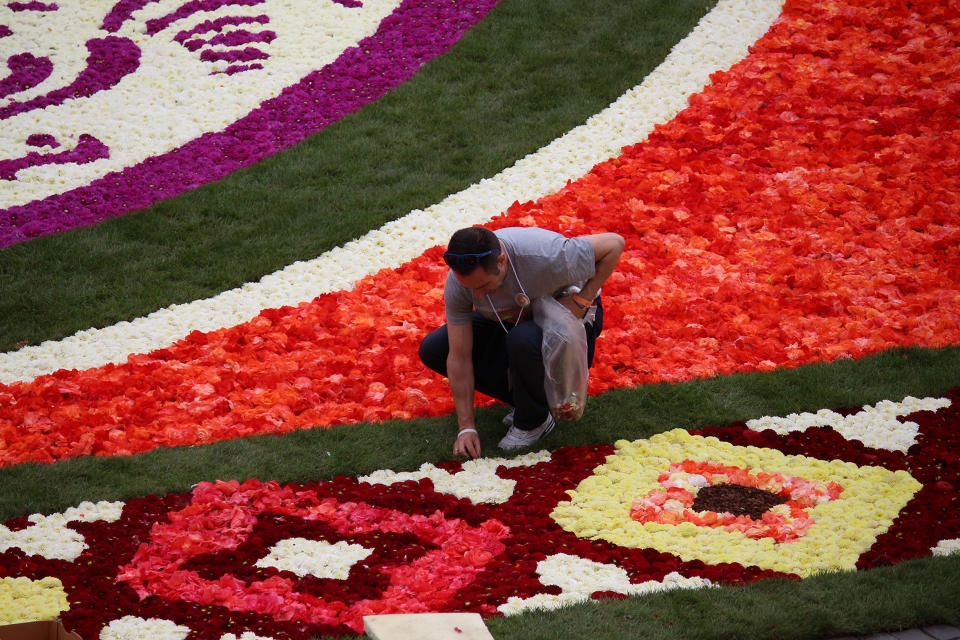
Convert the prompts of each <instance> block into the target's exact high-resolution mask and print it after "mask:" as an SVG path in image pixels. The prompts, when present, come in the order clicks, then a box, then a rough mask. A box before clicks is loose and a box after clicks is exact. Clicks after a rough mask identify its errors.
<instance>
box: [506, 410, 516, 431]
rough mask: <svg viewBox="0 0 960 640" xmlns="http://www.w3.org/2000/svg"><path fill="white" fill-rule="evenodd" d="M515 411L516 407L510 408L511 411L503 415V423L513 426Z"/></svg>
mask: <svg viewBox="0 0 960 640" xmlns="http://www.w3.org/2000/svg"><path fill="white" fill-rule="evenodd" d="M515 411H516V409H510V413H508V414H507V415H505V416H503V424H505V425H507V426H508V427H512V426H513V414H514V412H515Z"/></svg>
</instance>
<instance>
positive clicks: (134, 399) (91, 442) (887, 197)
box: [0, 2, 960, 465]
mask: <svg viewBox="0 0 960 640" xmlns="http://www.w3.org/2000/svg"><path fill="white" fill-rule="evenodd" d="M875 5H876V6H875ZM877 6H883V7H885V5H884V4H883V3H882V2H881V3H869V2H867V3H856V2H852V3H849V4H842V5H841V4H828V3H824V4H821V3H816V2H792V3H788V4H787V5H786V6H785V7H784V12H783V14H782V16H781V17H780V19H779V20H777V21H776V23H775V24H774V25H773V27H771V29H770V31H769V32H768V33H767V35H766V36H764V37H763V38H762V39H761V40H760V41H758V42H757V43H756V44H755V45H754V46H753V48H752V52H751V54H750V55H749V56H748V57H747V58H745V59H744V60H743V61H741V62H740V63H738V64H736V65H734V67H732V68H731V69H730V70H729V71H726V72H718V73H716V74H714V76H713V84H712V85H710V86H709V87H707V88H706V89H704V91H702V92H701V93H699V94H697V95H694V96H693V97H692V98H691V100H690V106H689V108H687V109H686V110H684V111H683V112H681V113H680V114H679V115H678V116H677V118H675V119H674V120H672V121H671V122H669V123H667V124H664V125H662V126H658V127H657V128H656V130H655V131H654V132H653V133H652V134H651V135H650V136H649V138H648V139H647V140H646V141H644V142H642V143H640V144H636V145H634V146H632V147H628V148H626V149H624V152H623V153H622V154H621V155H620V156H617V157H615V158H613V159H611V160H609V161H607V162H604V163H601V164H599V165H597V166H596V167H595V168H594V169H593V170H592V171H591V172H590V173H588V174H587V175H586V176H584V177H583V178H582V179H580V180H578V181H576V182H573V183H571V184H569V185H568V186H567V187H565V188H563V189H561V190H560V191H559V192H557V193H555V194H552V195H549V196H546V197H543V198H541V199H539V200H537V201H533V202H527V203H516V204H515V205H514V206H512V207H510V208H509V209H508V210H507V211H506V212H505V213H504V214H503V215H502V216H500V217H498V218H497V219H495V220H494V221H493V222H492V223H491V226H492V227H502V226H509V225H537V226H541V227H545V228H550V229H555V230H558V231H561V232H563V233H566V234H583V233H589V232H591V231H596V230H600V229H602V230H608V231H616V232H619V233H621V234H622V235H624V236H625V237H626V238H627V250H626V251H625V253H624V256H623V258H622V259H621V262H620V265H619V267H618V270H617V272H616V273H615V274H614V275H613V277H611V278H610V280H609V281H608V283H607V285H606V287H605V291H604V296H605V299H606V300H608V301H609V303H608V304H607V305H605V306H607V307H609V311H608V313H607V316H606V317H607V322H606V323H605V324H606V327H605V330H604V333H603V336H602V338H603V341H604V345H605V347H604V348H602V349H600V350H599V352H598V357H597V361H596V363H595V366H594V369H593V371H592V373H591V379H590V392H591V393H592V394H597V393H602V392H604V391H607V390H610V389H613V388H624V387H632V386H636V385H640V384H646V383H652V382H661V381H679V380H689V379H693V378H702V377H710V376H716V375H724V374H730V373H734V372H742V371H769V370H773V369H775V368H780V367H795V366H798V365H801V364H805V363H810V362H821V361H830V360H834V359H837V358H840V357H844V358H859V357H862V356H864V355H868V354H871V353H876V352H878V351H881V350H883V349H888V348H891V347H896V346H914V345H920V346H928V347H940V346H946V345H950V344H956V343H957V342H958V339H960V293H958V291H960V225H958V220H957V211H958V202H957V198H958V193H960V185H958V183H957V181H958V164H957V162H956V160H955V157H956V155H957V153H956V151H957V145H958V142H960V140H958V135H960V134H958V131H960V129H958V127H957V124H958V115H957V114H958V113H960V110H958V109H957V105H958V100H960V93H958V87H960V84H958V83H957V82H956V77H955V73H954V72H955V69H956V68H957V64H958V62H957V61H958V56H960V53H958V49H957V46H956V45H957V42H956V30H953V31H951V30H950V29H947V28H946V27H945V26H944V25H947V24H950V25H956V24H957V20H958V19H960V18H958V16H957V15H955V14H956V12H955V10H954V9H953V8H952V7H951V6H950V5H949V4H948V5H944V4H942V3H939V2H926V3H920V4H919V5H918V8H917V10H916V11H913V12H907V11H906V10H902V11H896V10H889V11H888V10H886V8H884V9H883V10H877V9H876V7H877ZM918 11H922V13H918ZM825 87H830V90H829V91H827V90H825ZM440 251H441V249H440V247H434V248H431V249H429V250H427V251H426V252H425V253H424V254H423V255H422V256H421V257H420V258H418V259H415V260H413V261H411V262H408V263H405V264H404V265H402V266H401V267H400V268H398V269H395V270H385V271H382V272H380V273H377V274H375V275H372V276H369V277H366V278H364V279H363V280H361V281H360V282H358V283H357V286H356V287H355V288H354V289H353V290H350V291H339V292H335V293H330V294H324V295H321V296H319V297H317V298H315V299H313V300H310V301H304V302H302V303H300V304H299V305H297V306H295V307H293V306H291V307H283V308H278V309H267V310H265V311H263V312H262V313H261V314H260V315H259V316H257V317H256V318H254V319H252V320H250V321H249V322H246V323H243V324H240V325H237V326H233V327H228V328H223V329H219V330H215V331H210V332H193V333H191V334H190V335H188V336H187V337H186V338H185V339H183V340H180V341H178V342H177V343H175V344H173V345H171V346H170V347H168V348H164V349H159V350H155V351H153V352H150V353H144V354H133V355H131V356H130V357H129V358H128V360H127V361H126V362H125V363H122V364H119V365H112V364H111V365H106V366H103V367H95V368H92V369H87V370H70V371H68V370H60V371H56V372H54V373H53V374H50V375H42V376H39V377H38V378H36V379H34V380H32V381H29V382H22V383H20V382H17V383H13V384H10V385H0V441H2V442H3V443H4V447H3V450H2V452H0V465H10V464H17V463H19V462H25V461H38V462H49V461H53V460H59V459H64V458H69V457H74V456H78V455H117V454H131V453H138V452H143V451H147V450H149V449H151V448H154V447H157V446H173V445H184V444H201V443H206V442H213V441H217V440H221V439H224V438H233V437H238V436H247V435H254V434H263V433H284V432H288V431H292V430H296V429H300V428H304V427H315V426H332V425H337V424H349V423H352V422H358V421H382V420H386V419H406V418H411V417H416V416H428V415H441V414H445V413H449V412H450V411H451V409H452V404H451V401H450V398H449V392H448V389H447V387H446V385H445V384H444V383H443V381H441V380H439V379H437V378H436V377H435V376H432V375H430V374H428V373H427V372H426V371H425V369H424V367H423V366H422V365H421V364H420V363H419V360H418V358H417V355H416V350H417V346H418V344H419V340H420V338H421V337H422V335H423V334H424V331H425V330H426V328H430V327H434V326H438V325H439V324H441V322H442V278H443V276H444V273H445V267H444V266H443V264H442V262H441V261H440V260H439V253H440Z"/></svg>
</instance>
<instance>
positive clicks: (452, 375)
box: [447, 358, 475, 429]
mask: <svg viewBox="0 0 960 640" xmlns="http://www.w3.org/2000/svg"><path fill="white" fill-rule="evenodd" d="M447 379H448V380H449V381H450V392H451V394H452V395H453V407H454V410H455V411H456V413H457V425H458V426H459V427H460V428H461V429H464V428H467V427H474V426H475V424H474V418H473V363H472V362H464V361H463V360H461V359H459V358H448V359H447Z"/></svg>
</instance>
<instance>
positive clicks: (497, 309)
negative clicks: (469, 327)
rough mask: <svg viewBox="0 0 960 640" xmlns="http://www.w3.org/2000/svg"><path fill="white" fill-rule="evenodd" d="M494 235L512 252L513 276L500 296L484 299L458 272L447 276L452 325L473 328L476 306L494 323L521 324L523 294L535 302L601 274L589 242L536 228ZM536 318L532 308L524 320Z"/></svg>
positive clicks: (499, 291) (510, 269)
mask: <svg viewBox="0 0 960 640" xmlns="http://www.w3.org/2000/svg"><path fill="white" fill-rule="evenodd" d="M494 233H495V234H496V235H497V237H498V238H499V239H500V241H501V242H502V243H503V246H504V247H505V248H506V250H507V258H508V264H507V267H506V268H507V277H506V278H504V280H503V284H501V285H500V288H499V289H497V290H496V291H495V292H494V293H492V294H490V296H484V297H483V298H480V299H479V300H478V299H476V298H475V297H474V295H473V291H471V290H470V289H467V288H466V287H464V286H463V285H462V284H460V282H459V281H458V280H457V278H456V277H455V276H454V274H453V271H451V272H450V273H449V274H447V282H446V284H445V285H444V289H443V298H444V303H445V306H446V314H447V323H448V324H468V323H470V322H471V321H472V315H473V308H474V305H476V308H477V310H478V311H479V312H480V313H481V314H483V315H484V316H485V317H487V318H489V319H490V320H496V319H497V314H499V316H500V319H501V320H503V322H511V323H513V322H516V321H517V318H518V317H520V305H519V304H517V294H519V293H521V290H522V291H523V292H525V293H526V295H527V297H529V298H530V300H531V301H532V300H535V299H536V298H542V297H544V296H552V295H554V294H555V293H557V292H558V291H560V290H561V289H563V288H564V287H567V286H569V285H571V284H575V285H578V286H583V283H584V282H586V281H587V280H588V279H590V278H591V277H593V274H594V273H596V268H597V265H596V260H595V257H594V255H593V245H591V244H590V241H589V240H586V239H584V238H567V237H565V236H562V235H560V234H559V233H555V232H553V231H547V230H546V229H537V228H530V227H509V228H506V229H499V230H497V231H495V232H494ZM491 304H492V307H491ZM530 313H531V310H530V307H527V308H526V310H524V311H523V316H522V319H523V320H529V319H530Z"/></svg>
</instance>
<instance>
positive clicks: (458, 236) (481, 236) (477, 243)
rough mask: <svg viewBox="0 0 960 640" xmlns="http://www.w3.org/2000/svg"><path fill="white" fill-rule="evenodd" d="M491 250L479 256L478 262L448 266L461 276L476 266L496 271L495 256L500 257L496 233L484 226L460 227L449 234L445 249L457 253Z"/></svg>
mask: <svg viewBox="0 0 960 640" xmlns="http://www.w3.org/2000/svg"><path fill="white" fill-rule="evenodd" d="M491 250H493V253H491V254H490V255H488V256H484V257H482V258H480V260H479V263H478V264H474V265H466V264H462V263H461V264H455V265H452V266H451V267H450V268H451V269H453V270H454V271H455V272H457V273H459V274H460V275H462V276H467V275H470V274H471V273H473V272H474V271H475V270H476V269H477V267H478V266H479V267H483V270H484V271H486V272H487V273H496V272H497V258H499V257H500V239H499V238H497V235H496V234H495V233H494V232H493V231H490V230H489V229H486V228H484V227H467V228H466V229H460V230H459V231H457V232H455V233H454V234H453V235H452V236H450V242H448V243H447V251H448V252H449V253H455V254H458V255H469V254H480V253H485V252H487V251H491Z"/></svg>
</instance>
